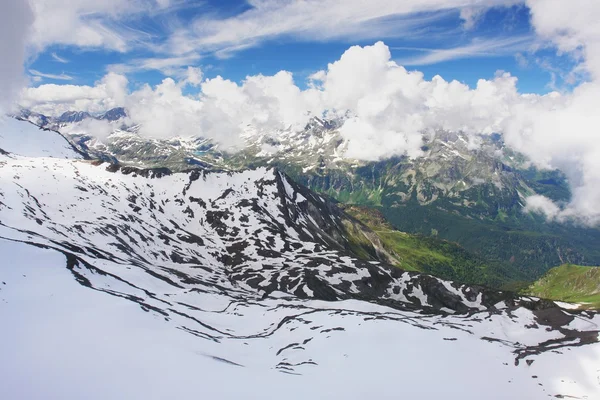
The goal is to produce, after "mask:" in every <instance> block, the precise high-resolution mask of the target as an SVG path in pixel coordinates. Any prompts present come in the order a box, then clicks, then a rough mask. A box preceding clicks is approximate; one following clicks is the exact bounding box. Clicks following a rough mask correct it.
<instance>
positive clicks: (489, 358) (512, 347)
mask: <svg viewBox="0 0 600 400" xmlns="http://www.w3.org/2000/svg"><path fill="white" fill-rule="evenodd" d="M344 218H346V217H345V215H344V214H343V213H342V212H341V211H339V210H338V209H337V208H336V207H335V206H334V205H333V204H331V203H329V202H328V201H327V200H326V199H324V198H321V197H320V196H318V195H316V194H314V193H312V192H310V191H309V190H307V189H305V188H303V187H301V186H298V185H296V184H295V183H294V182H292V181H291V180H289V178H287V176H285V175H284V174H282V173H280V172H279V171H277V170H273V169H257V170H253V171H244V172H239V173H216V172H210V173H209V172H205V171H199V170H194V171H190V172H186V173H178V174H172V173H170V172H169V171H168V170H141V169H134V168H119V167H116V166H114V165H110V164H106V163H100V162H90V161H83V160H75V159H58V158H49V157H23V156H18V155H15V154H2V155H0V253H1V254H2V255H3V259H2V262H0V320H1V321H2V323H3V327H7V328H3V329H2V330H0V353H1V354H3V357H2V358H1V361H0V374H1V376H3V377H5V378H6V379H5V383H4V384H3V392H4V393H8V398H28V399H30V398H61V399H65V398H67V399H71V398H72V399H76V398H83V397H85V398H98V399H105V398H123V399H131V398H146V399H147V398H151V399H153V398H156V399H160V398H189V397H194V396H195V397H197V396H201V397H203V398H204V397H206V398H214V399H221V398H226V399H229V398H231V399H233V398H257V399H258V398H261V399H264V398H279V397H282V396H284V397H286V398H292V399H296V398H297V399H304V398H308V397H312V398H323V397H330V398H348V399H354V398H364V397H365V396H372V397H376V398H399V397H408V398H420V399H440V398H447V399H480V398H489V399H506V398H516V399H521V398H522V399H545V398H547V397H548V396H577V397H580V398H585V397H584V396H587V398H589V399H592V398H597V397H599V396H600V381H599V377H600V363H599V361H598V360H600V345H599V344H598V343H597V341H598V330H599V328H598V324H600V317H598V316H597V315H596V314H594V313H591V312H576V311H569V310H564V309H561V308H558V307H556V306H555V305H554V304H552V303H548V302H544V301H540V300H537V299H533V298H519V297H515V296H513V295H511V294H509V293H500V292H494V291H489V290H485V289H482V288H478V287H468V286H464V285H457V284H454V283H451V282H446V281H442V280H439V279H436V278H433V277H430V276H426V275H419V274H415V273H407V272H403V271H401V270H398V269H394V268H390V267H387V266H385V265H381V264H380V263H378V262H376V261H369V260H361V259H357V258H356V257H355V256H354V254H353V252H352V251H351V248H350V246H349V245H348V244H349V242H348V241H349V239H348V238H347V237H346V232H345V230H344Z"/></svg>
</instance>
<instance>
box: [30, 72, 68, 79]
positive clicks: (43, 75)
mask: <svg viewBox="0 0 600 400" xmlns="http://www.w3.org/2000/svg"><path fill="white" fill-rule="evenodd" d="M29 73H30V74H31V75H33V76H38V77H40V78H48V79H55V80H59V81H71V80H73V77H72V76H70V75H66V74H65V73H62V74H60V75H56V74H45V73H43V72H40V71H38V70H35V69H30V70H29Z"/></svg>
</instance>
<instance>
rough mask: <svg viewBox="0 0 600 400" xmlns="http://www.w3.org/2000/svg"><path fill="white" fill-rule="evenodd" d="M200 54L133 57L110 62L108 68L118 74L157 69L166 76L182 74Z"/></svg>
mask: <svg viewBox="0 0 600 400" xmlns="http://www.w3.org/2000/svg"><path fill="white" fill-rule="evenodd" d="M199 60H200V55H199V54H196V53H193V54H188V55H185V56H181V57H147V58H138V59H133V60H130V61H129V62H127V63H126V64H112V65H109V66H108V68H107V69H108V70H109V71H111V72H115V73H118V74H127V73H131V72H138V71H149V70H157V71H160V72H162V73H163V74H164V75H166V76H175V77H178V76H182V75H184V74H185V73H186V72H187V67H188V66H190V65H192V64H196V63H197V62H198V61H199Z"/></svg>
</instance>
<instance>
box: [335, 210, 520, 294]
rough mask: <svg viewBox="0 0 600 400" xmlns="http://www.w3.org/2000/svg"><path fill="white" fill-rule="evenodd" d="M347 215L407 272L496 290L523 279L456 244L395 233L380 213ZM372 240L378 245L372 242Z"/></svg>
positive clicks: (357, 211) (422, 236) (365, 212)
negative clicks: (357, 221)
mask: <svg viewBox="0 0 600 400" xmlns="http://www.w3.org/2000/svg"><path fill="white" fill-rule="evenodd" d="M344 211H345V212H346V213H347V214H349V215H351V216H352V217H354V218H356V219H357V220H359V221H360V222H362V223H363V224H365V225H366V226H368V227H369V228H370V229H371V230H372V231H373V233H374V234H375V235H377V240H378V241H379V247H380V248H381V249H383V251H384V252H385V253H386V256H387V257H388V259H389V260H388V261H389V262H390V263H392V264H393V265H395V266H397V267H399V268H402V269H404V270H407V271H418V272H424V273H428V274H431V275H434V276H437V277H440V278H443V279H450V280H455V281H459V282H464V283H473V284H480V285H486V286H492V287H503V286H505V285H506V284H507V283H508V282H515V281H519V280H522V279H523V277H522V276H520V275H517V273H515V272H514V271H506V270H504V269H503V268H501V267H499V266H497V265H493V264H490V263H488V262H486V261H485V260H484V259H483V258H481V257H478V256H476V255H474V254H472V253H470V252H469V251H467V250H465V249H464V248H463V247H461V246H460V245H458V244H456V243H453V242H449V241H446V240H441V239H437V238H434V237H428V236H424V235H415V234H408V233H405V232H400V231H398V230H395V229H394V228H393V226H392V225H390V224H389V223H388V222H387V220H386V219H385V217H384V216H383V215H382V214H381V212H380V211H379V210H377V209H372V208H366V207H359V206H348V205H347V206H344ZM354 240H355V241H359V239H357V238H354ZM369 240H370V242H374V240H373V239H372V238H370V239H369ZM377 240H376V241H377Z"/></svg>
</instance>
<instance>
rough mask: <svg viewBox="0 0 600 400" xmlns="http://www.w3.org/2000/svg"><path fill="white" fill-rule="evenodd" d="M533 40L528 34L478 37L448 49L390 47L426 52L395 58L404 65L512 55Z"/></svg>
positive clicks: (526, 46) (522, 49)
mask: <svg viewBox="0 0 600 400" xmlns="http://www.w3.org/2000/svg"><path fill="white" fill-rule="evenodd" d="M533 41H534V38H533V37H532V36H529V35H528V36H513V37H506V38H494V39H483V40H482V39H479V40H474V41H473V42H472V43H471V44H468V45H466V46H459V47H455V48H450V49H429V48H422V47H393V48H392V49H395V50H412V51H420V52H425V53H427V54H425V55H423V56H417V57H413V58H405V59H401V60H397V62H398V63H399V64H402V65H406V66H410V65H430V64H437V63H440V62H444V61H450V60H456V59H462V58H476V57H499V56H505V55H514V54H515V53H516V52H519V51H524V50H527V49H528V48H529V47H531V45H532V43H533Z"/></svg>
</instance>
